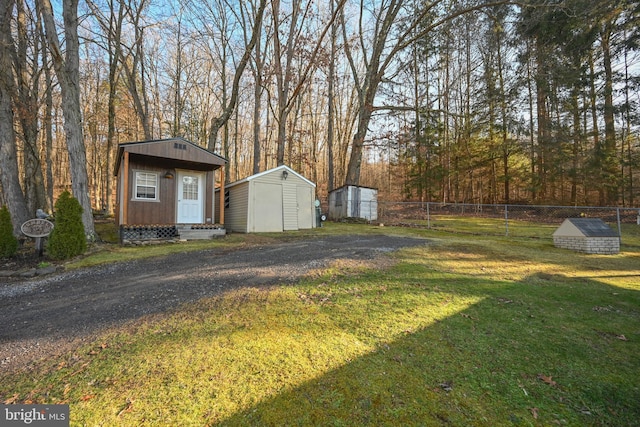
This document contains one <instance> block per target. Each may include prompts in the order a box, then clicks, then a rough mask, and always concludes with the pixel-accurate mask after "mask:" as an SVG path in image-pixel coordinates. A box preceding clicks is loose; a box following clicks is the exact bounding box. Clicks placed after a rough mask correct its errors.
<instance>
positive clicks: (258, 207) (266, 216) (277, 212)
mask: <svg viewBox="0 0 640 427" xmlns="http://www.w3.org/2000/svg"><path fill="white" fill-rule="evenodd" d="M254 190H255V191H254V192H253V195H254V196H253V212H252V215H253V225H252V226H250V227H249V229H250V231H253V232H259V233H264V232H278V231H283V229H284V228H283V215H282V185H278V184H270V183H267V182H256V183H255V187H254Z"/></svg>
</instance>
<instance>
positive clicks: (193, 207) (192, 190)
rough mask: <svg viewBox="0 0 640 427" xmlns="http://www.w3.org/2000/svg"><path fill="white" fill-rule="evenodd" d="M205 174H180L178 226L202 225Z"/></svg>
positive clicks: (186, 172)
mask: <svg viewBox="0 0 640 427" xmlns="http://www.w3.org/2000/svg"><path fill="white" fill-rule="evenodd" d="M203 196H204V174H202V173H196V172H191V171H179V172H178V218H177V221H176V222H177V223H178V224H202V223H203V221H202V219H203V218H204V212H203V211H204V200H203V199H204V197H203Z"/></svg>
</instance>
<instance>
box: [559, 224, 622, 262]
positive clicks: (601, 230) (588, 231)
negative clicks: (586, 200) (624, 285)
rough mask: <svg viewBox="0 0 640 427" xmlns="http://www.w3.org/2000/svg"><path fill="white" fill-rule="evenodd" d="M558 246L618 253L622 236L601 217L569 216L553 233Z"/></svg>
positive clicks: (577, 249) (592, 251)
mask: <svg viewBox="0 0 640 427" xmlns="http://www.w3.org/2000/svg"><path fill="white" fill-rule="evenodd" d="M553 244H554V245H555V246H556V247H557V248H563V249H572V250H574V251H578V252H585V253H589V254H607V255H612V254H617V253H618V252H620V237H619V236H618V233H617V232H615V231H614V230H613V229H612V228H611V227H609V226H608V225H607V224H606V223H605V222H604V221H602V220H601V219H600V218H567V219H565V220H564V222H563V223H562V224H561V225H560V227H558V228H557V229H556V231H555V232H554V233H553Z"/></svg>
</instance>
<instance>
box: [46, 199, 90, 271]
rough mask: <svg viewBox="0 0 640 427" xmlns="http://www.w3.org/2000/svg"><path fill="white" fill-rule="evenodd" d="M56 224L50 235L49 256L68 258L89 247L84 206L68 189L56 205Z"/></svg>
mask: <svg viewBox="0 0 640 427" xmlns="http://www.w3.org/2000/svg"><path fill="white" fill-rule="evenodd" d="M55 209H56V211H55V212H56V215H55V218H56V225H55V227H54V228H53V231H52V232H51V235H50V236H49V245H48V252H49V256H51V257H52V258H55V259H67V258H71V257H74V256H76V255H80V254H81V253H83V252H84V251H85V250H86V249H87V238H86V236H85V234H84V226H83V224H82V212H83V209H82V206H80V203H79V202H78V200H77V199H75V198H74V197H72V196H71V194H69V192H68V191H65V192H63V193H62V194H61V195H60V197H59V198H58V201H57V202H56V205H55Z"/></svg>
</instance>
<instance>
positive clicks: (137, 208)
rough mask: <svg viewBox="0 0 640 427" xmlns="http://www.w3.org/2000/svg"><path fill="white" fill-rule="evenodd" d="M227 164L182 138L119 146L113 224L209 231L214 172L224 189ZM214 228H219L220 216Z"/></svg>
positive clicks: (215, 155)
mask: <svg viewBox="0 0 640 427" xmlns="http://www.w3.org/2000/svg"><path fill="white" fill-rule="evenodd" d="M226 163H227V160H226V159H225V158H224V157H221V156H219V155H217V154H215V153H213V152H211V151H209V150H206V149H205V148H203V147H200V146H199V145H196V144H194V143H193V142H190V141H187V140H186V139H183V138H170V139H160V140H153V141H140V142H128V143H124V144H119V145H118V155H117V159H116V165H115V175H116V177H117V191H116V206H115V208H116V209H115V214H116V224H117V225H119V226H143V225H172V226H175V225H180V224H188V225H213V224H214V212H215V204H216V201H215V200H214V190H215V183H216V171H218V172H217V173H218V182H219V183H220V186H222V187H224V166H225V164H226ZM222 194H224V191H223V192H222ZM222 202H223V203H224V200H223V201H222ZM219 224H220V225H224V216H222V217H221V218H219Z"/></svg>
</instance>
